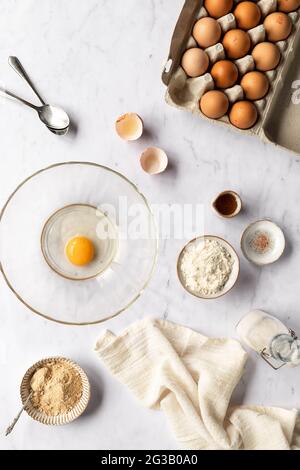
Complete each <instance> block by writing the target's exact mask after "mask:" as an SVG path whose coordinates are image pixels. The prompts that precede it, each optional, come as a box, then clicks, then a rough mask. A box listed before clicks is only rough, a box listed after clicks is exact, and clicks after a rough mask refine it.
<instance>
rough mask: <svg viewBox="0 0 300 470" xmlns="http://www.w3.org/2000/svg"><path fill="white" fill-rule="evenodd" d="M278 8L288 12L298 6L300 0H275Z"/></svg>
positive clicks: (299, 5)
mask: <svg viewBox="0 0 300 470" xmlns="http://www.w3.org/2000/svg"><path fill="white" fill-rule="evenodd" d="M277 4H278V10H279V11H284V12H285V13H290V12H291V11H296V10H297V9H298V8H299V7H300V0H277Z"/></svg>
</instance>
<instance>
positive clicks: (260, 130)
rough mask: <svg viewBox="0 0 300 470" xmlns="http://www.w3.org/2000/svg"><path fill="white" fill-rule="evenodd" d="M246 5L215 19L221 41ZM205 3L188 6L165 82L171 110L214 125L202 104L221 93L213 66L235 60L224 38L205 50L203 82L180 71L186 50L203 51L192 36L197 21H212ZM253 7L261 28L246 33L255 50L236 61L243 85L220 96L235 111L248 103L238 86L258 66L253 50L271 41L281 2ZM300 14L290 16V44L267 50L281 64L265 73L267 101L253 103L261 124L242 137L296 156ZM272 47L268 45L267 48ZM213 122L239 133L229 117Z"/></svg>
mask: <svg viewBox="0 0 300 470" xmlns="http://www.w3.org/2000/svg"><path fill="white" fill-rule="evenodd" d="M243 1H244V0H240V1H235V2H234V7H233V8H232V11H231V12H229V13H227V14H226V15H224V16H222V17H220V18H217V22H218V24H219V25H220V27H221V32H222V37H223V38H224V35H225V34H226V33H227V32H229V31H230V30H235V29H237V28H238V25H237V20H236V18H235V15H234V14H233V11H234V10H235V8H236V6H237V4H238V3H242V2H243ZM203 3H204V1H203V0H186V2H185V5H184V7H183V10H182V12H181V15H180V18H179V20H178V23H177V25H176V28H175V31H174V35H173V38H172V42H171V48H170V54H169V59H168V62H167V64H166V67H165V69H164V71H163V75H162V79H163V82H164V83H165V85H167V87H168V88H167V92H166V101H167V103H168V104H170V105H172V106H175V107H177V108H179V109H185V110H187V111H190V112H192V113H194V114H196V115H198V116H201V117H202V118H204V119H207V120H210V121H211V119H209V118H208V117H206V116H205V115H204V114H203V113H202V112H201V110H200V106H199V102H200V100H201V98H202V97H203V96H204V95H205V94H206V93H207V92H209V91H213V90H217V89H218V88H217V86H216V83H215V80H214V78H213V77H212V74H211V72H212V70H211V69H212V68H213V66H214V64H216V63H217V62H219V61H222V60H224V59H225V60H231V59H228V57H227V54H226V51H225V48H224V45H223V43H222V42H221V39H222V37H221V38H220V40H218V42H217V43H216V44H214V45H212V46H209V47H207V48H203V50H204V52H205V53H206V54H207V56H208V58H209V67H207V71H206V72H205V73H203V74H202V75H200V76H196V77H189V76H188V75H187V74H186V72H185V70H184V69H183V68H182V66H181V58H182V55H183V54H184V53H185V52H186V51H187V50H190V49H195V48H198V49H199V44H198V43H197V41H196V40H195V38H194V36H193V30H194V26H195V24H196V22H197V21H198V20H200V19H202V18H209V17H210V16H209V13H208V11H207V10H206V9H205V8H204V6H203ZM252 3H256V4H257V5H258V6H259V9H260V11H261V20H260V24H258V25H257V26H255V27H254V28H251V29H250V30H247V34H248V35H249V37H250V39H251V46H252V47H251V49H250V51H249V53H247V54H246V55H245V56H244V57H241V58H238V59H232V62H233V63H234V64H235V65H236V67H237V69H238V72H239V81H238V82H237V83H235V84H234V85H233V86H230V87H228V88H223V89H222V90H221V91H222V92H224V93H225V95H226V96H227V99H228V103H229V109H231V110H232V109H233V105H234V104H235V103H238V102H240V101H244V100H245V101H246V100H247V98H246V97H245V93H244V90H243V87H242V86H241V84H240V81H241V80H242V78H243V77H244V76H245V75H246V74H247V73H248V72H251V71H255V69H256V63H255V60H254V58H253V55H252V53H253V50H252V49H254V48H255V46H257V45H259V44H262V46H263V45H264V43H265V42H266V41H268V34H267V32H266V29H265V27H264V25H263V24H262V23H264V21H265V19H266V18H267V17H268V15H270V14H271V13H273V12H276V11H277V10H278V1H277V0H260V1H258V2H252ZM291 3H294V4H295V5H296V7H297V3H298V2H297V0H291ZM299 3H300V2H299ZM299 6H300V5H298V7H299ZM299 12H300V9H299V10H298V9H297V10H296V11H294V12H288V13H287V14H288V16H289V18H290V20H291V23H292V25H293V29H292V32H291V34H290V35H289V37H288V38H287V39H286V40H281V41H278V42H276V41H273V42H272V43H271V44H275V46H269V47H273V48H274V49H275V47H277V48H278V50H279V51H280V63H279V65H278V66H277V67H276V68H274V69H273V70H267V71H264V74H265V75H266V76H267V78H268V81H269V83H270V88H269V91H268V93H267V94H266V96H264V97H263V98H260V99H257V100H253V101H252V102H253V103H254V105H255V108H256V109H257V115H258V119H257V120H256V119H255V121H256V123H255V124H254V125H253V126H252V127H250V128H249V129H246V130H242V131H241V132H247V133H249V134H254V135H258V136H259V137H260V138H261V139H262V140H264V141H267V142H271V143H274V144H277V145H281V146H283V147H285V148H287V149H289V150H292V151H294V152H296V153H300V140H299V138H298V129H297V127H296V119H299V118H300V106H297V104H298V101H299V104H300V91H299V93H298V94H297V90H298V87H299V88H300V80H297V78H298V77H297V73H299V79H300V67H298V69H299V70H297V64H296V63H295V61H294V60H293V58H294V57H295V54H296V50H297V43H298V39H299V31H300V20H299ZM268 44H270V43H269V42H268ZM262 46H261V47H262ZM299 47H300V45H299ZM251 52H252V53H251ZM297 84H298V85H297ZM284 85H285V86H284ZM292 93H293V95H292ZM291 95H292V96H291ZM298 95H299V99H296V98H295V99H294V96H298ZM247 101H248V100H247ZM279 117H280V118H279ZM213 122H219V123H221V124H224V125H227V126H228V125H230V126H231V127H233V128H236V127H234V126H233V125H231V124H232V123H233V122H234V121H233V120H232V122H230V120H229V117H228V113H226V112H225V115H224V116H222V117H220V118H218V119H213ZM238 130H239V129H238Z"/></svg>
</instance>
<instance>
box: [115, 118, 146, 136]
mask: <svg viewBox="0 0 300 470" xmlns="http://www.w3.org/2000/svg"><path fill="white" fill-rule="evenodd" d="M116 132H117V134H118V136H119V137H121V139H123V140H126V141H128V142H131V141H134V140H138V139H139V138H140V137H142V135H143V132H144V123H143V120H142V118H141V117H140V116H139V115H138V114H136V113H126V114H123V116H120V117H119V118H118V119H117V121H116Z"/></svg>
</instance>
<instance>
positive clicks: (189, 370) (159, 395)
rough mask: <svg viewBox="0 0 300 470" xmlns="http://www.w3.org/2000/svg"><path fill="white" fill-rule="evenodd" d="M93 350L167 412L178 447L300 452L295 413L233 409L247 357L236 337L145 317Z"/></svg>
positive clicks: (149, 404)
mask: <svg viewBox="0 0 300 470" xmlns="http://www.w3.org/2000/svg"><path fill="white" fill-rule="evenodd" d="M96 352H97V355H98V357H99V358H100V359H101V361H102V362H103V364H105V366H106V367H107V368H108V369H109V370H110V372H111V373H112V374H113V375H114V376H115V377H116V378H117V379H118V380H119V381H120V382H122V383H123V384H125V385H127V387H128V388H129V389H130V390H131V391H132V393H133V395H134V396H135V397H136V398H137V399H138V400H139V401H140V402H141V403H142V404H143V405H144V406H146V407H148V408H154V409H162V410H163V411H164V412H165V414H166V416H167V418H168V420H169V422H170V425H171V428H172V429H173V432H174V434H175V437H176V439H177V442H178V446H179V448H181V449H192V450H202V449H203V450H204V449H206V450H208V449H211V450H223V449H228V450H234V449H244V450H246V449H247V450H258V449H262V450H270V449H274V450H289V449H291V448H293V449H299V446H300V421H299V419H298V420H297V415H298V413H297V410H291V411H287V410H284V409H280V408H265V407H261V406H243V407H229V401H230V398H231V395H232V392H233V390H234V388H235V387H236V385H237V383H238V382H239V380H240V379H241V376H242V374H243V370H244V365H245V362H246V353H245V351H244V350H243V349H242V347H241V345H240V344H239V343H238V342H237V341H234V340H231V339H215V338H206V337H205V336H202V335H201V334H199V333H196V332H195V331H192V330H190V329H188V328H185V327H183V326H179V325H176V324H173V323H170V322H167V321H161V320H149V319H147V320H143V321H140V322H137V323H135V324H133V325H132V326H130V327H129V328H128V329H127V330H125V332H124V333H123V334H121V335H120V336H115V335H114V334H113V333H111V332H110V331H104V333H103V334H102V336H101V337H100V339H99V340H98V342H97V344H96Z"/></svg>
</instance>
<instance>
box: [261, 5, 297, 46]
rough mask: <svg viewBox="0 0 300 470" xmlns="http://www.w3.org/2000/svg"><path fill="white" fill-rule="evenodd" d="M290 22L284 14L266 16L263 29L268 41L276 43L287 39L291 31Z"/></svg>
mask: <svg viewBox="0 0 300 470" xmlns="http://www.w3.org/2000/svg"><path fill="white" fill-rule="evenodd" d="M292 26H293V24H292V21H291V19H290V17H289V16H288V15H287V14H286V13H281V12H275V13H271V15H268V16H267V17H266V19H265V21H264V27H265V30H266V33H267V37H268V40H269V41H272V42H277V41H283V40H284V39H287V38H288V37H289V35H290V34H291V31H292Z"/></svg>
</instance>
